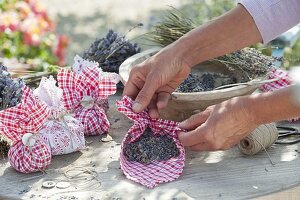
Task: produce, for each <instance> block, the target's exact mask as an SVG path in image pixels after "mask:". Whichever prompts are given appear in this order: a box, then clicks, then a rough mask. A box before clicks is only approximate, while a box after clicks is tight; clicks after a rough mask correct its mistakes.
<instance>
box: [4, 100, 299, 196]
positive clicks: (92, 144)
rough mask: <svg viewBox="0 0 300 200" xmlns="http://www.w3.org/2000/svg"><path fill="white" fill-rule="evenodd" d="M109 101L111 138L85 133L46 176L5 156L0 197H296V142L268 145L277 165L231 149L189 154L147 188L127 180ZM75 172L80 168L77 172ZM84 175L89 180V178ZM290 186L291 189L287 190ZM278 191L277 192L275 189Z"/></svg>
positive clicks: (123, 122) (119, 128) (120, 125)
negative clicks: (174, 171)
mask: <svg viewBox="0 0 300 200" xmlns="http://www.w3.org/2000/svg"><path fill="white" fill-rule="evenodd" d="M119 98H120V95H115V96H113V97H112V98H111V100H110V105H111V108H110V110H109V119H110V122H111V123H112V126H111V130H110V135H111V136H112V137H113V138H114V141H112V142H108V143H103V142H101V141H100V136H97V137H88V138H86V140H87V141H88V142H89V144H88V146H87V148H86V149H85V150H83V151H82V152H77V153H73V154H69V155H63V156H55V157H53V160H52V164H51V166H50V167H49V168H48V169H47V170H46V173H45V174H42V173H34V174H21V173H18V172H16V171H15V170H14V169H12V168H11V167H10V165H9V164H8V163H7V162H6V160H1V162H0V199H39V200H40V199H53V200H56V199H59V200H60V199H63V200H64V199H68V200H74V199H78V200H96V199H147V200H148V199H163V200H165V199H230V200H233V199H249V198H257V197H259V198H258V199H261V200H266V199H276V198H277V199H299V194H300V187H299V183H300V159H299V153H298V152H297V151H298V150H299V152H300V148H299V145H297V144H296V145H290V146H279V145H274V146H272V147H271V148H270V149H269V150H268V152H269V154H270V156H271V158H272V160H273V161H274V162H275V163H276V164H275V166H272V165H271V164H270V162H269V160H268V157H267V155H266V153H264V152H261V153H259V154H257V155H255V156H252V157H249V156H245V155H243V154H241V153H240V152H239V150H238V149H237V148H236V147H235V148H232V149H230V150H228V151H218V152H190V151H187V154H186V167H185V169H184V172H183V174H182V176H181V177H180V178H179V179H177V180H176V181H174V182H171V183H167V184H161V185H160V186H158V187H156V188H154V189H147V188H145V187H143V186H141V185H138V184H136V183H134V182H132V181H129V180H127V179H126V178H125V177H124V175H123V174H122V171H121V170H120V167H119V161H118V158H119V152H120V143H121V141H122V138H123V136H124V135H125V133H126V132H127V130H128V129H129V127H130V126H131V124H132V123H131V122H130V121H129V120H128V119H127V118H126V117H125V116H123V115H122V114H120V113H118V112H117V111H116V107H115V106H114V102H115V100H116V99H119ZM75 168H77V169H78V168H80V169H89V170H91V171H93V172H95V173H96V175H97V177H96V179H93V180H90V181H88V180H78V179H69V178H67V177H66V176H65V175H64V173H65V172H66V171H67V170H68V169H71V170H72V169H73V170H74V169H75ZM77 172H78V170H77ZM83 178H87V179H89V178H90V176H84V177H83ZM47 180H51V181H55V182H59V181H67V182H69V183H70V184H71V187H69V188H67V189H58V188H52V189H45V188H42V187H41V186H42V183H43V182H44V181H47ZM291 188H292V189H291ZM278 192H279V193H278ZM270 194H271V195H270Z"/></svg>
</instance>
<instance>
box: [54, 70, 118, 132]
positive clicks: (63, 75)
mask: <svg viewBox="0 0 300 200" xmlns="http://www.w3.org/2000/svg"><path fill="white" fill-rule="evenodd" d="M57 80H58V85H59V87H60V88H61V89H62V90H63V102H64V105H65V107H66V108H67V109H68V110H69V111H73V112H74V113H75V118H76V119H78V120H79V121H80V122H81V123H82V124H83V126H84V134H85V135H99V134H103V133H106V132H107V131H108V129H109V126H110V124H109V121H108V119H107V117H106V114H105V111H104V108H103V107H102V102H103V99H107V98H108V96H109V95H112V94H114V93H115V92H116V90H117V88H116V84H117V83H118V82H119V75H118V74H115V73H105V72H102V71H101V70H100V69H99V68H96V67H87V68H84V69H82V72H81V73H80V74H77V73H75V72H72V71H70V70H61V71H59V73H58V75H57Z"/></svg>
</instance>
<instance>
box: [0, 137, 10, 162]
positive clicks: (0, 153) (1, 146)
mask: <svg viewBox="0 0 300 200" xmlns="http://www.w3.org/2000/svg"><path fill="white" fill-rule="evenodd" d="M9 147H10V144H9V142H8V141H7V140H6V139H5V138H3V137H2V136H0V158H1V157H2V158H5V157H7V153H8V150H9Z"/></svg>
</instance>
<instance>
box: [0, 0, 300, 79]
mask: <svg viewBox="0 0 300 200" xmlns="http://www.w3.org/2000/svg"><path fill="white" fill-rule="evenodd" d="M235 4H236V2H235V1H234V0H185V1H183V0H161V1H158V0H155V1H153V0H142V1H141V0H127V1H123V0H113V1H112V0H89V1H82V0H51V1H49V0H39V1H38V0H0V62H2V63H3V64H4V65H7V66H8V67H9V68H10V71H12V72H15V73H16V74H26V73H30V72H37V71H45V70H47V69H48V68H49V65H59V66H68V65H72V63H73V58H74V56H75V55H76V54H79V55H83V53H84V51H86V50H88V49H89V47H90V45H91V43H93V42H94V41H95V39H96V38H103V37H105V36H106V34H107V33H108V31H109V29H112V30H114V31H115V32H117V33H118V34H120V35H122V36H125V38H126V39H128V40H129V41H130V42H132V43H137V45H138V47H139V48H141V49H142V50H143V49H147V48H149V47H151V44H149V43H147V42H146V41H145V40H144V39H143V37H142V36H143V34H145V33H147V32H149V31H151V30H152V29H153V25H155V24H156V23H158V22H159V21H160V20H161V19H162V18H163V16H164V15H165V14H166V10H170V9H172V8H170V6H173V7H175V8H176V9H178V10H179V11H180V12H182V13H183V14H184V15H186V16H187V17H188V18H190V19H192V20H193V21H194V22H195V24H197V25H200V24H203V23H205V22H207V21H209V20H211V19H213V18H215V17H217V16H219V15H221V14H223V13H224V12H226V11H228V10H230V9H231V8H232V7H234V6H235ZM141 24H143V25H142V26H141ZM299 32H300V31H299ZM297 34H298V33H297ZM297 34H296V35H297ZM295 38H296V39H294V38H293V41H292V42H290V43H288V42H286V40H285V41H283V42H282V41H280V42H275V43H271V44H270V45H267V46H262V45H259V44H257V45H254V47H255V48H257V49H260V50H261V51H262V52H263V53H264V54H267V55H271V54H272V53H273V54H274V55H275V54H276V53H277V54H278V52H274V49H278V46H280V49H281V50H282V51H281V52H279V54H280V55H281V54H282V55H283V59H282V61H283V62H282V63H279V65H280V66H281V67H283V68H289V67H290V66H294V65H297V64H299V63H300V60H299V55H300V40H299V39H298V37H296V36H295ZM282 55H281V56H282ZM128 56H129V55H128Z"/></svg>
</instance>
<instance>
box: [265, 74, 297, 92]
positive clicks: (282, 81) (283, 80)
mask: <svg viewBox="0 0 300 200" xmlns="http://www.w3.org/2000/svg"><path fill="white" fill-rule="evenodd" d="M267 78H268V79H276V78H278V79H279V80H277V81H274V82H271V83H265V84H263V85H262V86H260V88H259V89H260V90H261V91H263V92H269V91H274V90H278V89H280V88H284V87H287V86H289V85H291V84H292V80H291V79H290V77H289V75H288V73H287V72H286V71H283V70H281V69H272V70H271V71H270V72H269V74H268V77H267Z"/></svg>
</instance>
